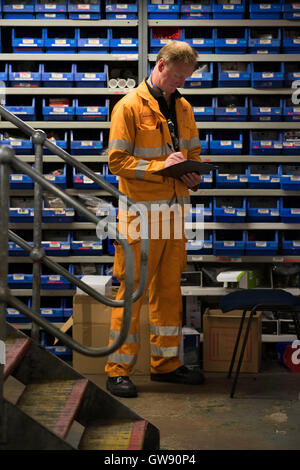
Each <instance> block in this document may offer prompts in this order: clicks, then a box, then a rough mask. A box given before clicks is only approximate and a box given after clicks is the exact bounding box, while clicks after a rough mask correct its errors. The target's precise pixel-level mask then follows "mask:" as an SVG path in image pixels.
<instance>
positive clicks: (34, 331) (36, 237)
mask: <svg viewBox="0 0 300 470" xmlns="http://www.w3.org/2000/svg"><path fill="white" fill-rule="evenodd" d="M45 138H46V136H45V133H44V132H43V131H36V132H35V133H34V134H33V136H32V141H33V143H34V144H35V165H34V168H35V171H37V172H38V173H39V174H40V175H42V174H43V147H42V143H43V142H44V140H45ZM42 201H43V189H42V186H41V185H40V183H38V182H37V181H35V182H34V221H33V245H34V248H33V249H34V250H35V252H39V251H40V250H41V243H42ZM40 305H41V261H40V259H39V257H35V258H34V261H33V283H32V310H33V311H34V312H35V313H36V314H37V315H40ZM31 337H32V339H33V340H34V341H36V342H39V341H40V327H39V326H38V324H37V323H35V322H33V323H32V328H31Z"/></svg>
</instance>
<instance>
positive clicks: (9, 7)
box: [2, 0, 35, 20]
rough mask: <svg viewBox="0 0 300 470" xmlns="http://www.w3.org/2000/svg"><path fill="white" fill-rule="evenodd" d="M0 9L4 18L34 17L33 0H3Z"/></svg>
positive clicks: (26, 18) (27, 18)
mask: <svg viewBox="0 0 300 470" xmlns="http://www.w3.org/2000/svg"><path fill="white" fill-rule="evenodd" d="M2 11H3V16H4V18H5V19H12V20H18V19H25V20H29V19H33V18H34V17H35V14H34V13H35V1H32V2H25V1H24V2H22V0H3V1H2Z"/></svg>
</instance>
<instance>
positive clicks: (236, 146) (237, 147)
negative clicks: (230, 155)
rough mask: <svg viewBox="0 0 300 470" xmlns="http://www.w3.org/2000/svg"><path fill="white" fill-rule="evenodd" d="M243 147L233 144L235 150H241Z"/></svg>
mask: <svg viewBox="0 0 300 470" xmlns="http://www.w3.org/2000/svg"><path fill="white" fill-rule="evenodd" d="M242 147H243V146H242V144H234V148H235V149H241V148H242Z"/></svg>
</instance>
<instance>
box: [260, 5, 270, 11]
mask: <svg viewBox="0 0 300 470" xmlns="http://www.w3.org/2000/svg"><path fill="white" fill-rule="evenodd" d="M259 8H260V9H261V10H269V9H270V8H271V5H270V4H269V3H261V4H260V5H259Z"/></svg>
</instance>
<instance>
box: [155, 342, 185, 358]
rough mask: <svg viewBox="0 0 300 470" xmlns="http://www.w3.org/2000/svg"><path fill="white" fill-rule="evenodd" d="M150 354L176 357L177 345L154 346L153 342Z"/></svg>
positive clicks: (177, 352)
mask: <svg viewBox="0 0 300 470" xmlns="http://www.w3.org/2000/svg"><path fill="white" fill-rule="evenodd" d="M151 354H152V355H153V356H160V357H177V356H178V354H179V346H172V347H169V348H163V347H161V346H155V345H154V344H152V345H151Z"/></svg>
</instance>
